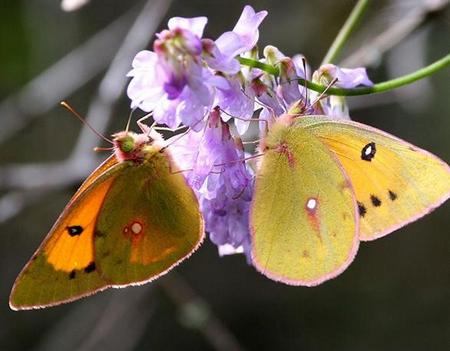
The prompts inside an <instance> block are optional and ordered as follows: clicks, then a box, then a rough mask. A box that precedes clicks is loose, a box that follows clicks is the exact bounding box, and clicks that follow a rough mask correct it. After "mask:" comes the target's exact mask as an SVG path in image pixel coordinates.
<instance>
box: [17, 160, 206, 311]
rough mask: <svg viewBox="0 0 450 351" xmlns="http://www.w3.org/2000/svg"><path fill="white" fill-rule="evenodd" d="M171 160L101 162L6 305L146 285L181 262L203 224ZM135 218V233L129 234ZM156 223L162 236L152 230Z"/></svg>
mask: <svg viewBox="0 0 450 351" xmlns="http://www.w3.org/2000/svg"><path fill="white" fill-rule="evenodd" d="M169 162H170V160H169V158H168V157H166V156H165V155H163V154H161V155H158V163H156V161H155V162H143V163H135V162H121V163H117V162H116V161H115V160H113V159H108V160H107V161H105V163H104V164H103V165H102V166H100V167H99V168H98V169H97V171H98V173H97V171H96V172H94V173H96V174H94V175H91V176H90V177H88V179H87V180H86V181H85V183H84V184H83V185H82V186H81V188H80V189H81V191H80V190H79V191H78V192H77V193H76V194H75V195H74V197H73V199H72V200H71V201H70V202H69V204H68V206H67V207H66V209H65V210H64V212H63V213H62V215H61V216H60V218H59V219H58V221H57V222H56V223H55V225H54V227H53V228H52V230H51V231H50V233H49V234H48V236H47V238H46V239H45V241H44V242H43V244H42V245H41V247H40V248H39V249H38V251H37V252H36V254H35V255H34V256H33V258H32V260H31V261H30V262H29V263H28V264H27V266H26V267H25V268H24V270H23V271H22V272H21V274H20V275H19V277H18V278H17V280H16V283H15V285H14V287H13V291H12V293H11V298H10V305H11V307H12V308H13V309H29V308H39V307H46V306H52V305H56V304H59V303H64V302H69V301H72V300H75V299H78V298H80V297H83V296H86V295H90V294H92V293H94V292H96V291H99V290H102V289H105V288H107V287H110V286H122V285H127V284H130V283H137V282H142V281H148V280H151V279H154V278H155V277H157V276H159V275H160V274H162V273H164V272H166V271H168V270H169V269H170V268H171V267H172V266H174V265H175V264H177V263H178V262H180V261H181V260H182V259H183V258H185V257H187V256H188V255H189V254H190V253H191V252H192V251H193V250H194V249H195V248H196V247H197V246H198V245H199V243H200V241H201V239H202V238H203V222H202V219H201V216H200V213H199V210H198V203H197V200H196V198H195V195H194V194H193V192H192V190H191V189H190V188H189V187H188V186H187V184H186V182H185V181H184V178H183V176H182V175H181V174H171V173H170V164H169ZM154 167H162V169H155V168H154ZM147 172H148V173H147ZM155 177H161V179H159V178H158V179H155ZM138 178H139V179H138ZM86 184H87V185H86ZM135 186H140V188H139V189H135V188H134V187H135ZM166 186H171V188H166ZM150 194H151V195H150ZM147 201H155V202H154V203H153V204H147V203H145V202H147ZM172 209H173V212H172ZM171 214H173V215H174V216H180V217H179V218H172V216H171ZM160 217H163V218H160ZM138 221H139V223H140V225H142V228H141V230H140V231H139V233H140V234H141V235H140V236H139V235H136V233H135V234H133V235H130V234H131V233H133V232H136V231H137V229H136V228H137V225H136V224H135V223H134V222H138ZM154 223H157V225H155V226H151V225H153V224H154ZM161 223H162V224H161ZM133 224H134V225H133ZM158 225H159V227H158ZM171 225H173V226H171ZM161 226H163V227H164V230H165V231H163V230H160V231H158V232H155V231H154V229H155V228H157V229H160V228H161ZM128 230H129V231H128ZM165 235H168V237H165ZM132 248H133V249H132ZM136 252H137V253H136ZM149 266H150V268H149ZM130 272H131V273H130ZM136 272H138V273H136Z"/></svg>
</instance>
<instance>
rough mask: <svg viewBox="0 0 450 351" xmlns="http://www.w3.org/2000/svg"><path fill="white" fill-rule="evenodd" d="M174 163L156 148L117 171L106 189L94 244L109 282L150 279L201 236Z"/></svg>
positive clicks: (189, 197)
mask: <svg viewBox="0 0 450 351" xmlns="http://www.w3.org/2000/svg"><path fill="white" fill-rule="evenodd" d="M174 167H175V166H174V165H173V164H172V165H171V166H169V160H168V157H167V156H166V155H164V154H157V155H155V157H153V158H152V159H151V160H149V161H147V162H144V163H143V164H141V165H138V166H135V167H129V168H127V169H126V170H125V171H123V172H122V173H121V174H120V176H118V177H117V179H116V180H115V184H114V186H113V187H112V188H111V191H110V192H108V195H107V197H106V199H105V202H104V206H103V210H102V212H101V214H100V216H99V219H98V223H97V231H96V237H95V247H96V254H97V257H98V262H99V265H100V269H101V271H102V272H103V273H104V274H105V275H106V276H108V278H109V279H110V280H111V281H112V283H113V284H114V285H118V286H120V285H128V284H139V283H142V282H145V281H149V280H152V279H155V278H157V277H158V276H159V275H161V274H162V273H164V272H166V271H167V270H168V269H170V268H171V267H172V266H174V265H176V264H178V263H179V262H180V261H181V260H182V259H184V258H186V257H187V256H189V254H190V253H191V252H193V251H194V250H195V249H196V248H197V246H198V245H199V244H200V242H201V241H202V239H203V224H202V218H201V215H200V211H199V208H198V203H197V200H196V197H195V194H194V193H193V191H192V189H191V188H189V187H188V185H187V184H186V181H185V179H184V177H183V175H182V174H181V173H175V168H174ZM124 189H126V191H124Z"/></svg>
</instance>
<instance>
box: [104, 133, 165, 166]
mask: <svg viewBox="0 0 450 351" xmlns="http://www.w3.org/2000/svg"><path fill="white" fill-rule="evenodd" d="M113 138H114V139H113V143H114V154H115V155H116V157H117V159H118V160H119V161H120V162H122V161H137V162H138V161H142V160H143V159H145V158H146V157H147V156H148V155H149V154H153V153H155V152H158V151H159V150H160V149H161V147H162V146H161V140H162V138H161V136H160V135H159V134H158V133H156V132H155V133H150V134H148V133H142V134H137V133H133V132H126V131H124V132H119V133H116V134H114V135H113Z"/></svg>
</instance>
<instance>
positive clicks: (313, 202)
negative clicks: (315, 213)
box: [306, 197, 317, 211]
mask: <svg viewBox="0 0 450 351" xmlns="http://www.w3.org/2000/svg"><path fill="white" fill-rule="evenodd" d="M316 207H317V200H316V199H315V198H313V197H310V198H309V199H308V201H307V202H306V208H307V209H308V210H311V211H312V210H315V209H316Z"/></svg>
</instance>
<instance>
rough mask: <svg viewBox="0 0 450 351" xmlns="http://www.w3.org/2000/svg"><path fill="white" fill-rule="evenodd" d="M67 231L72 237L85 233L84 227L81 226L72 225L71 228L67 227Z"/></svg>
mask: <svg viewBox="0 0 450 351" xmlns="http://www.w3.org/2000/svg"><path fill="white" fill-rule="evenodd" d="M66 229H67V232H68V233H69V235H70V236H76V235H81V233H83V227H82V226H81V225H71V226H70V227H66Z"/></svg>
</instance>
